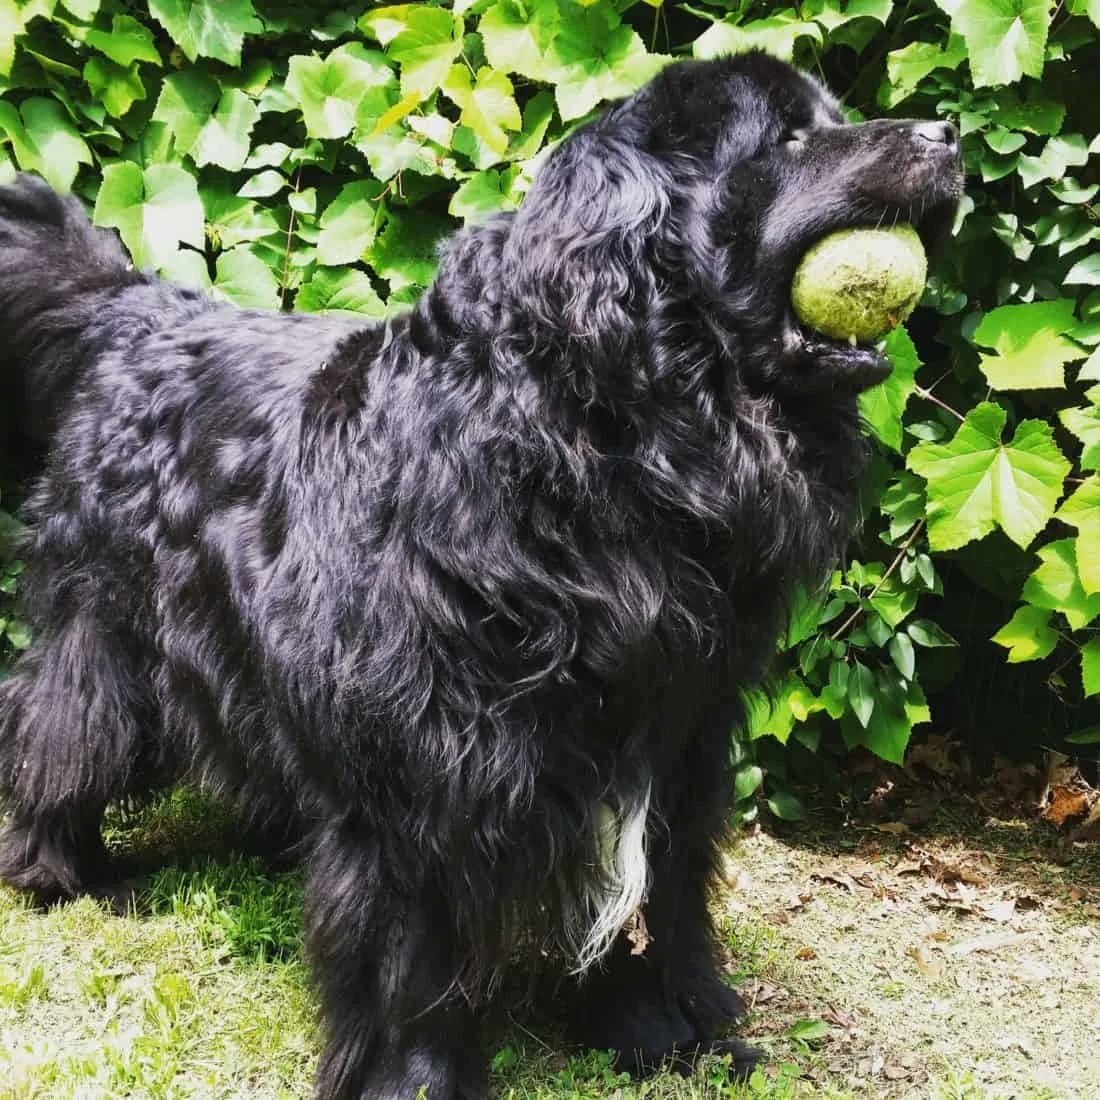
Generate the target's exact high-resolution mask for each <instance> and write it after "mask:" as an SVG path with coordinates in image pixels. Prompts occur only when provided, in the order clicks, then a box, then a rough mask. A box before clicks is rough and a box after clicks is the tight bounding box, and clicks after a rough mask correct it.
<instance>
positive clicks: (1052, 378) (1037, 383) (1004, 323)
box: [974, 298, 1085, 390]
mask: <svg viewBox="0 0 1100 1100" xmlns="http://www.w3.org/2000/svg"><path fill="white" fill-rule="evenodd" d="M1073 309H1074V303H1073V301H1072V300H1071V299H1069V298H1058V299H1056V300H1055V301H1051V302H1029V303H1027V304H1026V305H1012V306H1001V307H1000V308H999V309H994V310H991V311H990V312H989V313H987V314H986V315H985V316H984V317H983V318H982V320H981V323H980V324H979V325H978V327H977V328H976V329H975V330H974V342H975V343H976V344H980V345H981V346H982V347H987V348H993V349H994V350H995V351H996V352H997V354H996V355H985V354H981V355H980V357H979V365H980V366H981V369H982V373H983V374H984V375H985V377H986V380H987V381H988V382H989V384H990V385H991V386H992V387H993V388H994V389H998V390H1041V389H1061V388H1063V387H1064V386H1065V384H1066V379H1065V369H1064V366H1065V364H1066V363H1069V362H1073V361H1074V360H1077V359H1083V358H1084V356H1085V353H1084V351H1083V350H1082V349H1081V348H1080V347H1079V346H1078V345H1077V344H1075V343H1074V342H1073V341H1072V340H1070V339H1069V338H1068V337H1066V335H1065V333H1066V332H1067V331H1069V330H1070V329H1071V328H1073V326H1074V325H1075V324H1076V321H1075V319H1074V316H1073Z"/></svg>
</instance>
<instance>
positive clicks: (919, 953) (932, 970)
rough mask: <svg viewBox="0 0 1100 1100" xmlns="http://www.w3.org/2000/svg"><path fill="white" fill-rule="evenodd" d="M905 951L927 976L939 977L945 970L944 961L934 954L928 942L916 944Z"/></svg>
mask: <svg viewBox="0 0 1100 1100" xmlns="http://www.w3.org/2000/svg"><path fill="white" fill-rule="evenodd" d="M905 953H906V954H907V955H908V956H909V958H911V959H912V960H913V962H915V963H916V964H917V969H918V970H919V971H920V972H921V973H922V974H923V975H924V976H925V977H926V978H938V977H939V976H940V974H941V973H942V972H943V962H942V961H941V960H940V959H937V958H936V957H935V956H934V955H933V954H932V950H931V948H930V947H928V946H927V944H923V943H918V944H915V945H914V946H913V947H910V948H909V949H908V950H907V951H906V952H905Z"/></svg>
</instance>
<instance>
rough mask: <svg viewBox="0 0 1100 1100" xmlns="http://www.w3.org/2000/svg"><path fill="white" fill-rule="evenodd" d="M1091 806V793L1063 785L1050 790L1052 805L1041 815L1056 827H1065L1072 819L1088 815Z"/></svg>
mask: <svg viewBox="0 0 1100 1100" xmlns="http://www.w3.org/2000/svg"><path fill="white" fill-rule="evenodd" d="M1090 804H1091V796H1090V792H1089V791H1087V790H1079V789H1078V788H1076V787H1063V786H1061V785H1058V786H1052V787H1051V788H1050V804H1049V805H1048V806H1047V808H1046V809H1045V810H1043V812H1042V814H1041V815H1040V816H1041V817H1043V818H1044V819H1045V820H1047V821H1050V822H1053V823H1054V824H1055V825H1064V824H1065V823H1066V822H1067V821H1068V820H1069V819H1070V818H1071V817H1080V816H1081V815H1082V814H1086V813H1088V810H1089V806H1090Z"/></svg>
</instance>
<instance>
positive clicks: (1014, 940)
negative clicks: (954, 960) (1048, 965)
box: [947, 932, 1036, 956]
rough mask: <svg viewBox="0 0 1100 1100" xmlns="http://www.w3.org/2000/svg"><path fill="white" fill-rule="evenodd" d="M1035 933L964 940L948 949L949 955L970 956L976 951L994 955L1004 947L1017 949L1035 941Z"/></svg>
mask: <svg viewBox="0 0 1100 1100" xmlns="http://www.w3.org/2000/svg"><path fill="white" fill-rule="evenodd" d="M1035 936H1036V933H1035V932H1010V933H1007V934H1006V933H998V934H994V935H992V936H975V937H974V938H973V939H969V940H963V941H962V942H961V943H956V944H953V945H952V946H951V947H949V948H947V953H948V954H949V955H954V956H959V955H969V954H971V953H972V952H974V951H984V952H988V953H992V952H994V951H1000V950H1001V948H1003V947H1015V946H1016V945H1017V944H1021V943H1027V942H1028V941H1029V940H1033V939H1035Z"/></svg>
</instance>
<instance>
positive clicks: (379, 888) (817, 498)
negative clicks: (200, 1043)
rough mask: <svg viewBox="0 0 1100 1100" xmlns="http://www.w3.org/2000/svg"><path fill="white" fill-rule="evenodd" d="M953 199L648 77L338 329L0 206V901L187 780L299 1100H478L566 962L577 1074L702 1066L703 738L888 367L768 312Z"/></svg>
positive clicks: (907, 149) (35, 209) (807, 549)
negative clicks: (151, 266) (251, 884)
mask: <svg viewBox="0 0 1100 1100" xmlns="http://www.w3.org/2000/svg"><path fill="white" fill-rule="evenodd" d="M960 186H961V184H960V175H959V169H958V152H957V148H956V141H955V134H954V131H953V130H952V129H951V127H950V126H948V125H946V124H942V123H913V122H894V121H879V122H870V123H867V124H864V125H858V126H849V125H845V123H844V121H843V119H842V117H841V115H840V113H839V111H838V109H837V107H836V104H835V103H834V101H833V100H832V99H830V98H829V96H828V95H827V94H825V93H824V92H823V91H822V90H821V88H820V87H819V86H818V85H817V84H816V83H814V82H813V81H812V80H810V79H808V78H806V77H804V76H801V75H799V74H798V73H797V72H795V71H794V70H792V69H791V68H789V67H788V66H786V65H784V64H781V63H780V62H777V61H774V60H771V59H769V58H767V57H765V56H763V55H760V54H750V55H746V56H744V57H740V58H736V59H731V60H722V61H713V62H684V63H681V64H676V65H673V66H671V67H669V68H668V69H666V70H665V71H664V73H663V74H662V75H661V76H659V77H658V78H657V79H656V80H654V81H653V82H652V83H651V84H650V85H649V86H648V87H646V88H644V89H643V90H642V91H640V92H639V93H638V94H637V95H635V96H633V97H632V98H630V99H629V100H626V101H625V102H623V103H621V104H619V105H617V106H614V107H612V108H611V109H610V110H608V111H607V113H606V114H604V115H603V116H602V117H601V118H599V119H598V120H597V121H595V122H593V123H592V124H590V125H588V126H586V127H584V128H582V129H580V130H578V131H577V132H576V133H575V134H573V136H572V137H571V138H569V139H568V140H567V141H565V142H564V143H563V144H562V145H561V146H560V147H559V148H558V150H557V151H556V152H555V153H554V154H553V155H552V156H551V157H550V158H549V160H548V162H547V163H546V165H545V167H544V169H543V170H542V173H541V175H540V176H539V178H538V180H537V182H536V183H535V185H534V187H533V189H532V191H531V193H530V195H529V196H528V198H527V200H526V202H525V203H524V205H523V207H522V209H521V210H520V211H519V212H518V213H517V214H514V215H504V216H502V217H499V218H497V219H495V220H493V221H491V222H490V223H489V224H487V225H485V226H483V227H481V228H477V229H473V230H468V231H466V232H464V233H460V234H459V235H458V236H457V237H456V238H455V239H454V240H453V241H451V242H450V244H449V245H448V247H447V249H446V251H445V253H444V255H443V258H442V263H441V267H440V270H439V275H438V278H437V279H436V281H435V283H434V285H433V286H432V288H431V289H430V291H428V292H427V293H426V294H425V296H424V298H423V299H422V300H421V302H420V303H419V304H418V305H417V306H416V308H415V309H413V311H412V312H411V313H409V314H408V315H407V316H404V317H402V318H400V319H399V320H395V321H393V322H392V323H390V324H388V325H386V326H384V327H376V328H368V327H364V326H363V325H361V324H357V323H353V322H347V321H342V320H336V319H331V318H322V317H309V316H281V315H274V314H271V315H269V314H264V313H256V312H234V311H232V310H230V309H228V308H226V307H223V306H219V305H215V304H213V303H211V302H210V301H207V300H206V299H204V298H203V297H201V296H199V295H197V294H194V293H189V292H187V291H183V290H179V289H176V288H174V287H172V286H168V285H166V284H164V283H161V282H158V281H157V280H156V279H154V278H152V277H150V276H148V275H146V274H143V273H141V272H137V271H134V270H132V269H131V268H130V267H129V265H128V264H127V262H126V258H125V256H124V255H123V253H122V252H121V250H120V249H119V247H118V245H117V243H116V241H115V239H114V237H113V236H112V235H109V234H106V233H103V232H100V231H98V230H95V229H93V228H91V227H90V226H89V224H88V222H87V221H86V220H85V218H84V216H83V214H82V213H81V210H80V208H79V206H78V204H77V203H76V202H75V201H74V200H71V199H62V198H58V197H57V196H55V195H54V194H53V193H52V192H51V191H50V190H49V189H48V188H47V187H46V186H45V185H44V184H42V183H40V182H38V181H36V180H33V179H28V178H22V179H20V180H19V181H18V182H17V183H15V184H14V185H13V186H11V187H8V188H5V189H3V190H2V191H0V325H2V328H0V332H2V335H0V351H2V356H3V358H2V364H0V379H2V380H3V384H4V385H5V386H6V387H7V388H8V389H9V390H10V391H13V392H15V393H17V395H18V399H19V401H20V402H21V404H20V406H19V407H20V408H21V409H22V410H23V422H22V429H23V431H24V432H25V433H26V434H27V435H29V436H30V437H32V438H35V439H37V440H39V441H40V442H42V444H43V445H45V446H46V447H47V449H48V466H47V470H46V473H45V475H44V477H43V478H42V479H41V481H40V483H39V486H38V489H37V492H36V494H35V496H34V499H33V501H32V502H31V505H30V507H29V516H30V520H31V524H32V530H33V536H32V540H31V542H30V544H29V545H28V547H27V551H26V553H27V561H28V572H27V578H26V598H27V614H28V616H29V618H30V620H31V622H32V623H33V626H34V644H33V646H32V648H31V649H30V650H29V652H28V653H27V654H26V655H25V656H24V657H23V658H22V659H21V660H20V662H19V664H18V666H17V668H16V670H15V672H14V674H13V675H12V676H11V677H10V678H9V679H8V680H7V681H6V682H5V683H4V684H3V685H2V687H0V788H2V790H3V791H4V793H5V794H6V796H7V800H8V804H9V808H10V811H11V821H10V823H9V825H8V828H7V832H6V834H5V836H4V838H3V841H2V846H0V874H2V876H3V878H4V879H6V880H7V881H8V882H9V883H12V884H14V885H16V886H19V887H23V888H26V889H29V890H32V891H34V893H35V894H36V895H37V896H38V897H39V898H40V899H42V900H45V901H49V900H53V899H59V898H66V897H70V896H72V895H74V894H77V893H79V892H81V891H93V892H95V891H103V890H108V889H110V882H111V879H110V875H111V869H110V866H109V865H108V861H107V858H106V852H105V850H104V847H103V844H102V841H101V839H100V836H99V822H100V817H101V815H102V813H103V810H104V807H105V806H106V805H107V803H108V802H110V801H111V800H112V799H117V798H120V797H122V796H124V795H127V794H128V793H131V792H135V791H140V790H144V789H149V788H150V787H153V786H156V785H157V784H163V783H165V782H168V781H171V780H173V779H175V778H178V777H201V778H203V779H206V780H213V781H214V782H216V783H217V784H219V785H220V786H221V787H223V788H224V789H227V790H229V791H231V792H233V794H234V795H235V796H236V797H237V798H238V799H239V801H240V803H241V805H242V806H243V807H244V808H245V809H246V810H247V811H249V812H250V813H252V814H253V815H255V816H256V817H257V818H259V819H261V820H273V821H279V822H286V823H288V824H289V825H291V826H293V827H294V828H296V829H298V830H299V831H300V833H301V834H302V835H303V836H304V837H306V838H307V839H306V841H305V842H304V845H303V847H304V852H305V859H306V863H307V867H308V872H309V885H308V907H307V920H308V926H309V927H308V938H309V945H310V951H311V955H312V959H313V965H314V967H315V971H316V975H317V979H318V982H319V985H320V991H321V996H322V999H323V1003H324V1011H325V1014H326V1020H327V1027H328V1043H327V1046H326V1049H325V1052H324V1054H323V1056H322V1059H321V1064H320V1069H319V1075H318V1092H319V1094H320V1095H321V1096H323V1097H326V1098H327V1097H339V1098H344V1097H372V1098H381V1097H392V1098H395V1100H396V1098H398V1097H401V1098H410V1097H414V1096H415V1095H416V1094H417V1092H418V1090H419V1089H421V1088H422V1087H424V1088H426V1089H427V1095H428V1096H429V1097H430V1098H432V1100H436V1098H447V1097H454V1096H462V1097H467V1098H471V1097H480V1096H482V1095H483V1094H484V1090H485V1072H484V1067H483V1061H482V1055H481V1052H480V1050H479V1041H478V1034H477V1024H476V1022H475V1020H476V1017H475V1013H474V1006H475V1005H476V1003H477V1001H478V999H479V997H481V996H482V995H483V994H485V992H486V991H487V990H488V989H489V988H490V987H491V986H492V985H493V981H494V978H495V977H496V976H497V974H498V973H499V971H500V969H501V967H502V966H503V965H504V964H505V962H506V961H507V960H508V959H509V957H510V955H511V954H512V952H513V950H514V949H515V948H516V947H517V946H524V947H526V948H527V949H532V948H536V949H537V948H552V949H555V950H559V951H562V952H565V953H567V955H568V957H570V958H571V959H572V960H573V964H572V965H573V966H574V967H575V968H576V970H577V971H578V976H577V977H576V978H575V979H574V981H575V998H576V1000H575V1019H576V1021H577V1024H578V1028H579V1030H580V1031H581V1035H582V1037H583V1038H584V1039H585V1040H586V1041H588V1042H589V1043H592V1044H594V1045H598V1046H602V1047H614V1048H616V1049H617V1050H618V1051H620V1052H621V1055H622V1057H623V1059H624V1060H625V1061H627V1062H629V1063H630V1064H638V1065H641V1066H642V1067H648V1066H651V1065H653V1064H656V1063H658V1062H660V1061H661V1060H662V1059H664V1058H666V1057H669V1056H673V1055H676V1054H679V1055H680V1056H690V1055H692V1054H693V1053H694V1052H697V1051H699V1050H718V1051H728V1052H732V1054H733V1057H734V1061H735V1065H736V1068H739V1069H744V1068H746V1067H747V1066H748V1065H750V1064H751V1062H752V1059H753V1052H752V1051H751V1050H749V1049H748V1048H746V1047H744V1046H743V1045H742V1044H739V1043H737V1042H734V1041H728V1042H726V1043H722V1042H717V1041H715V1040H716V1037H718V1036H721V1035H722V1033H723V1031H724V1029H725V1028H726V1027H727V1025H728V1024H729V1022H730V1021H731V1020H732V1019H733V1018H734V1017H735V1016H736V1014H737V1011H738V1007H739V1002H738V999H737V997H736V996H735V995H734V994H733V992H732V991H731V990H730V989H729V988H728V987H727V986H726V984H725V983H724V981H723V979H722V975H721V972H720V968H719V965H718V963H717V961H716V956H715V949H714V945H713V943H712V928H711V923H710V920H709V918H708V913H707V897H708V887H709V885H710V882H711V874H712V869H713V866H714V860H715V845H716V840H717V839H718V838H719V837H720V836H721V834H722V831H723V824H724V820H725V811H726V806H727V799H728V798H729V794H730V775H729V766H728V757H729V738H730V731H731V729H732V728H733V727H735V726H736V724H737V723H738V720H739V718H740V715H741V695H742V692H743V691H744V690H745V689H746V688H747V687H749V686H751V685H753V684H754V683H756V682H757V681H758V680H759V679H760V677H761V675H762V672H763V669H764V666H765V662H766V660H767V658H768V656H769V654H770V653H771V651H772V649H773V643H774V639H775V638H776V635H777V632H778V630H779V628H780V623H781V619H782V615H783V606H784V597H785V595H786V594H787V592H788V591H789V589H790V586H791V585H792V583H794V582H795V581H796V580H799V579H806V580H815V579H817V578H820V577H821V576H822V575H823V574H824V573H825V571H826V570H827V569H828V568H829V567H830V565H831V563H832V562H833V561H834V559H835V558H836V556H837V554H838V552H839V551H840V550H841V547H842V545H843V543H844V540H845V535H846V533H847V531H848V529H849V523H850V519H851V512H852V500H853V492H854V488H855V486H856V482H857V479H858V478H859V474H860V469H861V465H862V445H861V442H860V432H859V420H858V415H857V411H856V395H857V394H858V393H859V391H861V390H862V389H864V388H866V387H868V386H871V385H873V384H874V383H876V382H878V381H880V380H881V379H882V378H883V377H884V376H885V375H886V374H887V372H888V369H889V368H888V365H887V364H886V362H885V361H884V360H883V358H882V357H881V355H880V354H879V353H877V352H876V351H875V350H874V349H872V348H868V347H858V346H849V345H848V344H846V343H837V342H832V341H829V340H827V339H825V338H821V337H817V336H815V335H812V334H810V333H808V332H805V331H803V329H802V328H800V327H799V325H798V324H797V323H796V322H795V321H794V320H793V318H792V316H791V314H790V311H789V305H788V301H789V286H790V280H791V275H792V272H793V270H794V268H795V265H796V263H797V261H798V260H799V258H800V257H801V256H802V254H803V253H804V252H805V251H806V249H807V248H808V247H809V246H810V245H811V244H812V243H813V242H814V241H815V240H817V239H818V238H820V237H821V236H822V235H823V234H826V233H828V232H830V231H832V230H836V229H841V228H845V227H853V226H865V225H877V224H880V223H883V222H886V223H891V222H894V221H899V220H902V221H909V222H912V223H914V224H915V225H916V226H917V229H918V231H919V232H920V233H921V235H922V237H923V238H924V239H925V241H926V243H927V244H928V245H929V246H931V245H933V244H934V243H935V241H936V239H937V238H939V237H941V236H942V235H943V234H944V233H945V232H946V230H947V229H948V227H949V225H950V222H951V218H952V213H953V210H954V207H955V205H956V200H957V199H958V197H959V194H960ZM639 914H641V915H642V916H644V922H645V927H646V929H647V931H648V937H649V942H648V946H646V943H645V940H646V937H645V935H636V936H635V943H634V945H633V949H639V948H642V947H644V950H642V951H641V952H640V953H638V954H634V953H632V945H631V943H629V942H627V937H626V936H625V935H622V934H620V933H621V931H622V929H623V928H624V925H627V924H628V923H631V922H633V925H634V927H636V928H637V927H639V923H640V922H639ZM551 953H552V954H553V951H551Z"/></svg>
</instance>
